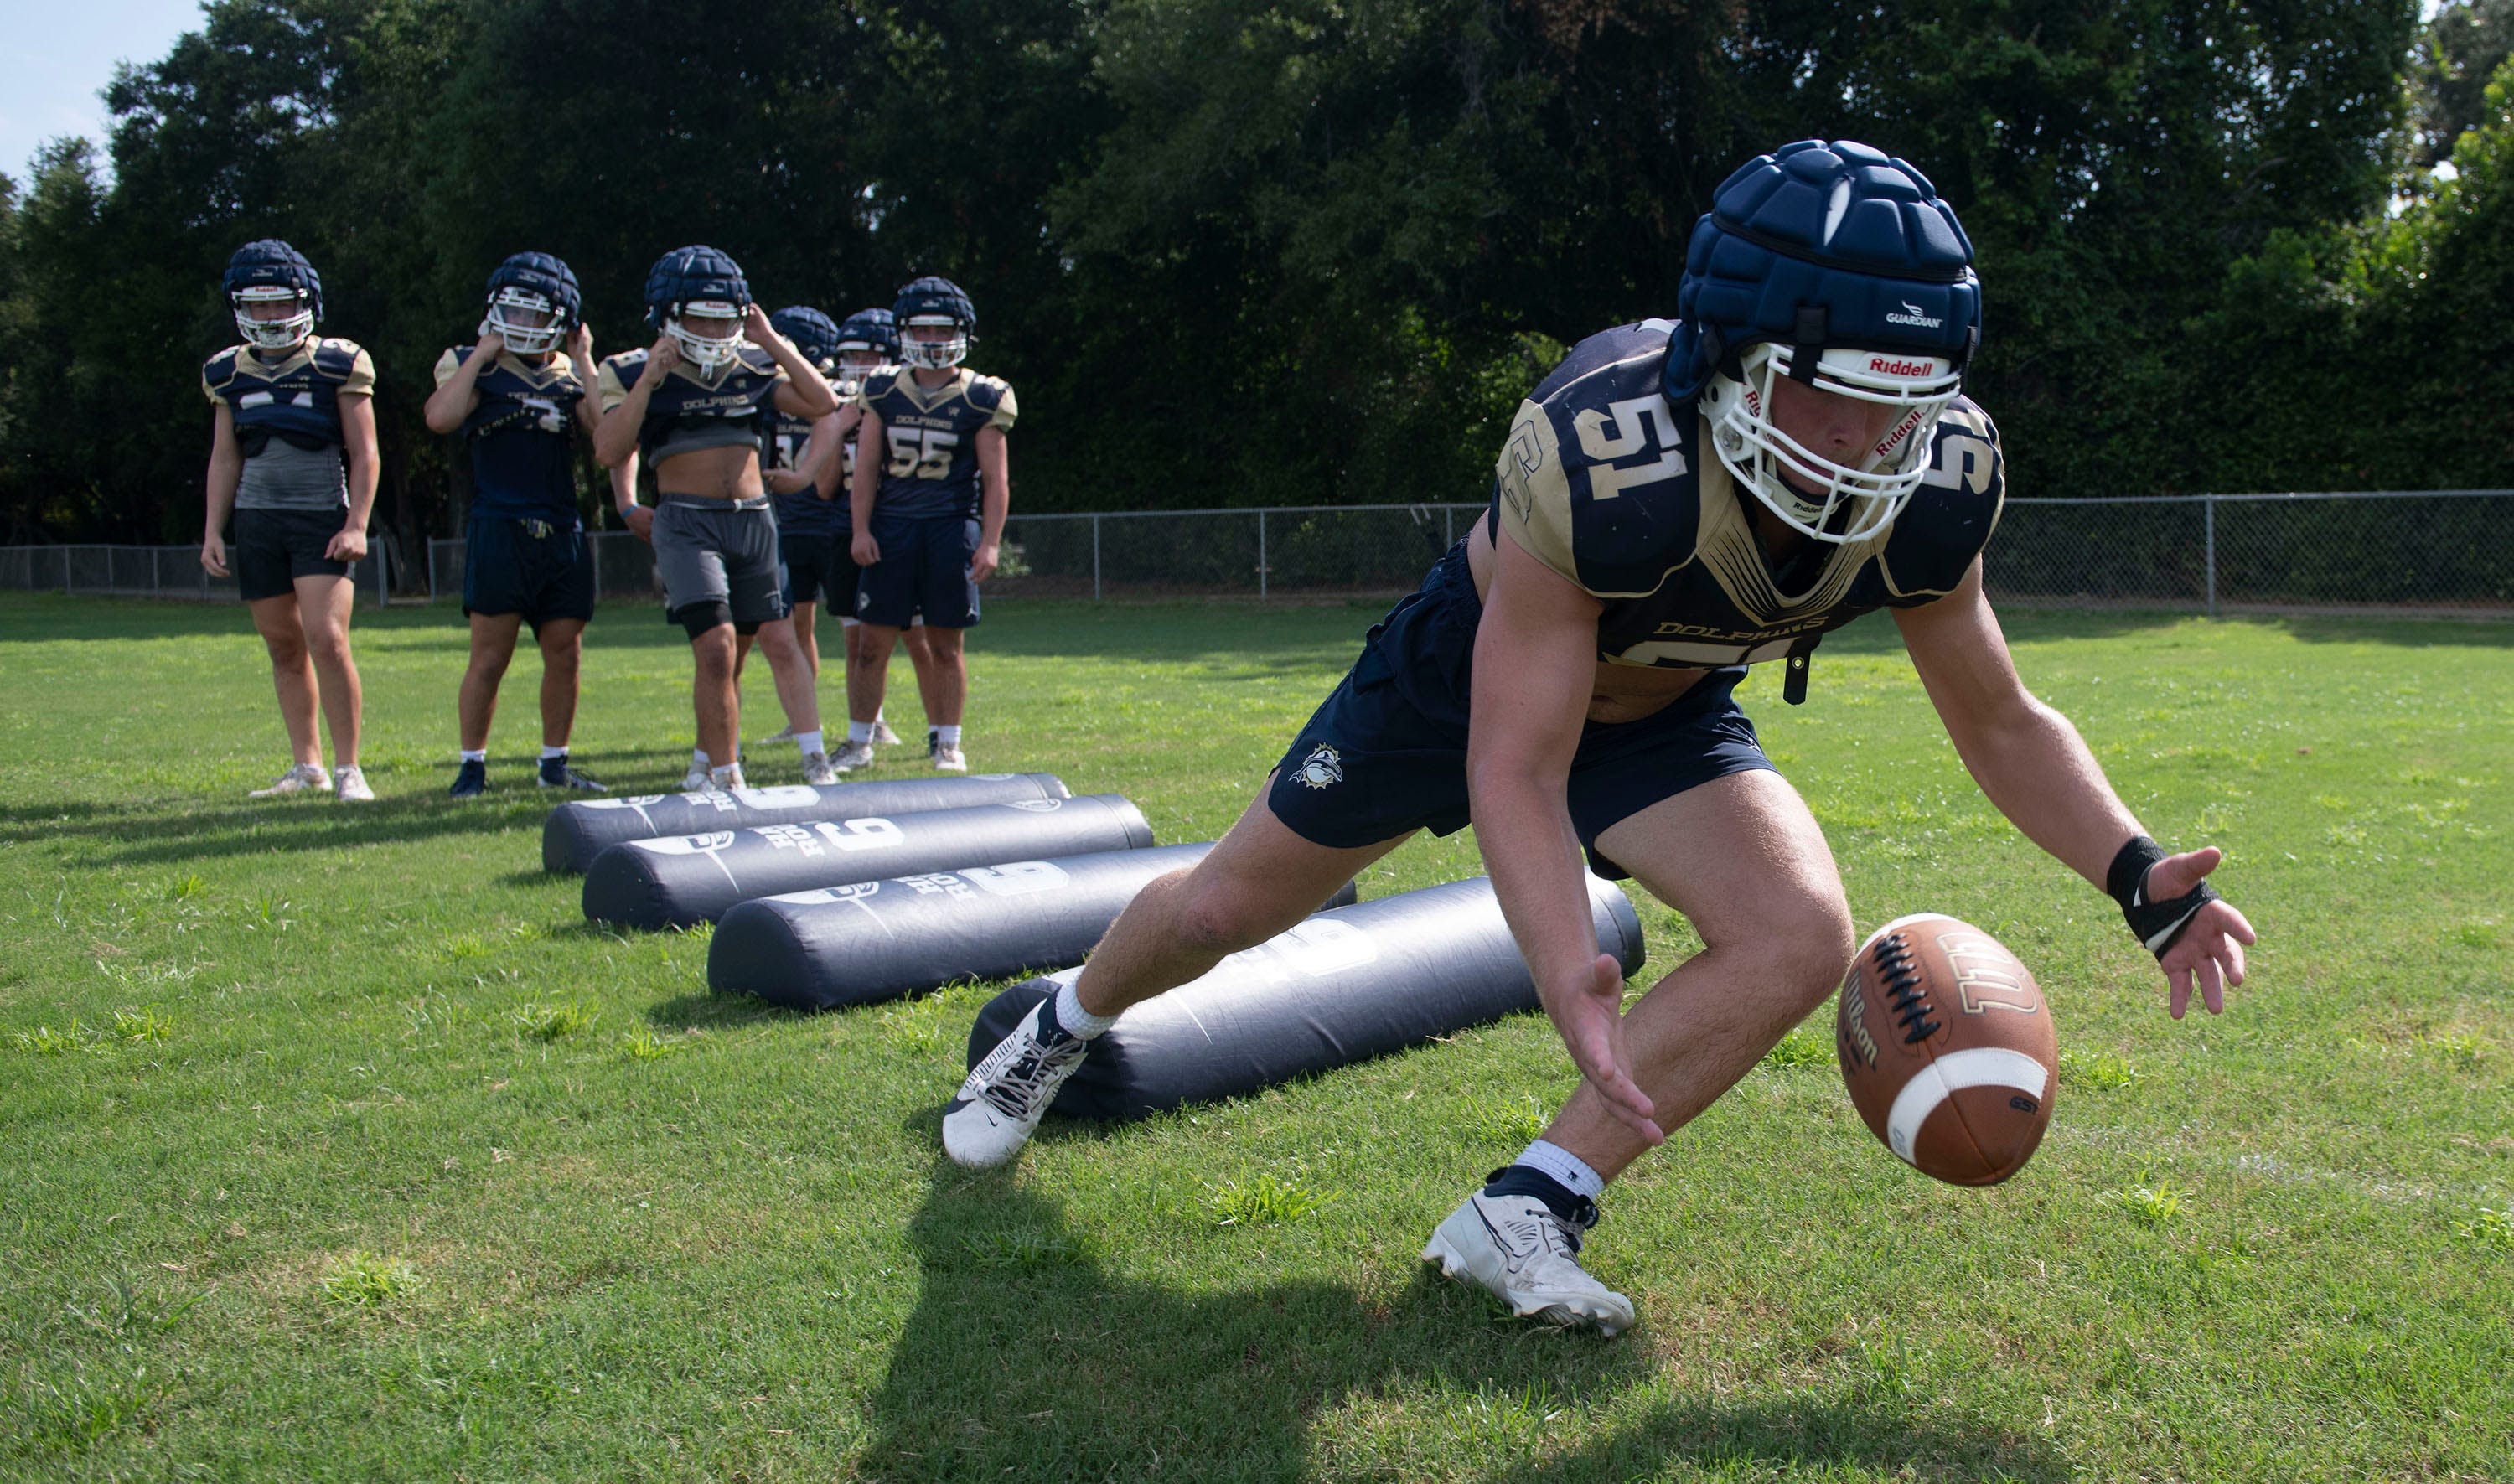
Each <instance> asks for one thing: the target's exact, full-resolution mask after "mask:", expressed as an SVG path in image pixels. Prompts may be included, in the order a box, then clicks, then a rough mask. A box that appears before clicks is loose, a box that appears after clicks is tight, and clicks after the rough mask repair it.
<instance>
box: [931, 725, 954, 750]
mask: <svg viewBox="0 0 2514 1484" xmlns="http://www.w3.org/2000/svg"><path fill="white" fill-rule="evenodd" d="M934 730H935V732H936V733H937V734H938V735H939V736H940V737H941V738H942V740H943V745H945V746H947V747H956V746H958V745H960V729H959V728H958V727H936V728H935V729H934Z"/></svg>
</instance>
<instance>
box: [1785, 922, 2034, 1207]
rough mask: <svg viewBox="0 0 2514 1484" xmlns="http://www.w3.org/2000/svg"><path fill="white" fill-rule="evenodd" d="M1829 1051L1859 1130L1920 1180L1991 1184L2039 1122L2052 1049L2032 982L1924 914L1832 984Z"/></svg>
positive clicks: (1965, 932)
mask: <svg viewBox="0 0 2514 1484" xmlns="http://www.w3.org/2000/svg"><path fill="white" fill-rule="evenodd" d="M1834 1049H1835V1051H1836V1052H1837V1053H1838V1054H1839V1055H1840V1056H1841V1058H1842V1080H1843V1084H1844V1085H1845V1087H1847V1088H1849V1089H1850V1101H1851V1103H1853V1104H1854V1105H1855V1106H1857V1107H1858V1109H1859V1116H1860V1117H1862V1118H1865V1119H1867V1120H1868V1128H1869V1132H1871V1133H1873V1134H1875V1135H1876V1136H1877V1137H1878V1138H1879V1139H1882V1140H1884V1141H1885V1147H1887V1148H1889V1149H1892V1150H1893V1151H1894V1152H1895V1153H1896V1154H1898V1155H1900V1156H1901V1157H1902V1158H1903V1159H1904V1160H1905V1161H1906V1162H1907V1163H1909V1164H1910V1165H1911V1166H1912V1167H1913V1168H1914V1169H1916V1170H1919V1171H1920V1172H1921V1173H1922V1174H1924V1175H1928V1176H1933V1177H1935V1178H1936V1179H1939V1180H1943V1181H1946V1182H1948V1183H1951V1184H1958V1185H1993V1184H1997V1183H1999V1182H2001V1181H2003V1180H2006V1179H2007V1177H2009V1176H2011V1175H2013V1174H2015V1173H2016V1172H2017V1171H2018V1170H2020V1169H2023V1168H2024V1167H2025V1161H2026V1160H2027V1159H2028V1158H2030V1157H2031V1156H2032V1155H2033V1153H2034V1146H2035V1145H2036V1144H2038V1143H2042V1142H2043V1131H2044V1130H2045V1129H2046V1128H2048V1127H2049V1126H2050V1123H2051V1095H2052V1093H2053V1092H2054V1091H2055V1090H2056V1089H2057V1086H2058V1081H2059V1078H2058V1076H2057V1075H2056V1073H2057V1069H2058V1065H2059V1055H2060V1048H2059V1041H2058V1038H2057V1036H2056V1035H2055V1034H2054V1033H2053V1031H2052V1028H2051V1008H2050V1007H2049V1006H2048V1005H2047V1004H2045V1003H2044V1002H2043V991H2042V989H2041V988H2040V987H2038V986H2037V985H2036V984H2035V983H2034V976H2033V974H2032V973H2031V972H2029V971H2028V970H2027V969H2026V967H2025V966H2024V965H2023V964H2021V963H2019V962H2017V960H2016V955H2015V954H2013V953H2010V952H2008V951H2007V948H2006V947H2004V946H2002V945H2001V943H2000V942H1999V940H1998V939H1996V938H1993V937H1991V936H1990V935H1989V934H1988V933H1985V932H1983V931H1982V930H1981V929H1979V928H1976V927H1973V926H1972V925H1971V924H1969V923H1965V922H1959V921H1957V920H1956V919H1955V918H1953V917H1948V916H1944V915H1942V914H1940V913H1936V912H1922V913H1918V914H1915V915H1913V916H1910V917H1897V918H1895V919H1894V920H1893V921H1892V922H1889V923H1887V924H1885V926H1884V927H1882V928H1879V929H1878V930H1877V931H1876V932H1875V933H1872V934H1870V935H1869V938H1868V941H1867V942H1866V943H1861V944H1860V945H1859V952H1858V954H1857V956H1855V957H1853V958H1852V959H1851V961H1850V972H1849V973H1848V974H1847V975H1845V976H1844V978H1843V981H1842V998H1841V1000H1840V1002H1839V1003H1838V1005H1837V1007H1836V1009H1835V1012H1834Z"/></svg>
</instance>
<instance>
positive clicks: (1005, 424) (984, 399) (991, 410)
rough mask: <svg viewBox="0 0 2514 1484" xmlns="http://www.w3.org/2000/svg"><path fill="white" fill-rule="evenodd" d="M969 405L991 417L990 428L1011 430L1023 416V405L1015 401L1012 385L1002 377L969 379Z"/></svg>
mask: <svg viewBox="0 0 2514 1484" xmlns="http://www.w3.org/2000/svg"><path fill="white" fill-rule="evenodd" d="M967 395H968V398H969V405H970V406H971V407H974V408H976V409H978V411H980V412H983V413H988V414H990V415H991V416H990V417H989V418H988V420H987V425H988V426H989V427H1001V428H1009V427H1011V426H1012V425H1013V420H1014V419H1016V418H1018V417H1020V416H1021V405H1020V404H1019V403H1018V402H1016V401H1015V400H1014V399H1013V388H1012V383H1010V382H1009V381H1005V380H1004V379H1003V378H1001V377H987V376H976V375H972V376H971V377H970V379H969V390H968V393H967Z"/></svg>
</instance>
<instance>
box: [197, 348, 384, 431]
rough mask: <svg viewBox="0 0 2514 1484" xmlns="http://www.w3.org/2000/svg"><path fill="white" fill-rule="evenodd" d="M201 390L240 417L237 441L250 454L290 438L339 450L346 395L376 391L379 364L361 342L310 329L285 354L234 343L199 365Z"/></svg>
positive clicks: (236, 416)
mask: <svg viewBox="0 0 2514 1484" xmlns="http://www.w3.org/2000/svg"><path fill="white" fill-rule="evenodd" d="M201 390H202V391H203V392H204V393H205V394H206V395H207V396H208V397H209V399H210V400H211V401H212V402H216V403H219V404H221V405H223V406H224V407H225V408H226V409H227V411H228V412H229V414H230V415H232V417H233V418H234V420H235V431H236V444H237V446H238V447H240V448H242V449H243V450H244V456H245V457H246V458H247V459H251V458H252V457H254V456H255V455H256V454H259V453H261V452H262V451H263V450H264V448H266V447H268V446H269V443H270V440H271V439H272V438H273V437H279V438H284V439H286V440H288V441H289V442H290V443H292V444H294V445H296V446H297V447H299V448H302V449H305V450H308V451H311V450H314V449H322V448H339V447H340V446H341V443H342V437H341V403H340V399H341V398H342V397H345V396H358V397H365V396H373V395H375V390H376V363H375V361H374V359H373V358H372V357H370V356H369V355H368V354H367V353H366V351H364V350H362V349H360V348H359V347H358V345H357V344H356V342H354V341H345V340H340V339H338V338H336V337H333V336H327V335H309V336H307V337H306V338H305V340H304V343H302V344H300V345H299V346H298V347H297V348H296V349H294V350H291V351H290V352H288V354H287V356H286V357H284V358H282V359H280V360H275V361H272V360H264V358H263V354H262V352H261V351H259V350H256V349H254V348H252V347H251V346H247V345H229V346H228V347H227V348H226V349H224V350H222V351H220V352H219V353H218V354H216V355H214V356H212V357H210V359H209V361H208V363H207V364H206V365H204V366H202V367H201Z"/></svg>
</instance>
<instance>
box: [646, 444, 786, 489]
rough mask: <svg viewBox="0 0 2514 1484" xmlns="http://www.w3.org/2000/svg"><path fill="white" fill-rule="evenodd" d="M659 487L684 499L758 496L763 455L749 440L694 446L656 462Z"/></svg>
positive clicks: (656, 477)
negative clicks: (695, 447) (696, 447)
mask: <svg viewBox="0 0 2514 1484" xmlns="http://www.w3.org/2000/svg"><path fill="white" fill-rule="evenodd" d="M655 487H656V488H657V489H659V490H661V491H663V492H664V493H665V494H667V495H669V496H672V497H674V498H676V499H681V500H756V499H758V498H759V496H760V493H761V490H762V486H761V485H760V483H759V455H758V451H757V449H756V448H754V447H753V446H752V445H750V444H748V443H733V444H727V445H726V446H724V447H722V448H701V449H692V450H691V451H690V452H688V453H686V454H674V455H673V456H672V457H670V458H669V459H667V460H665V461H662V462H660V463H658V464H656V465H655Z"/></svg>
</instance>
